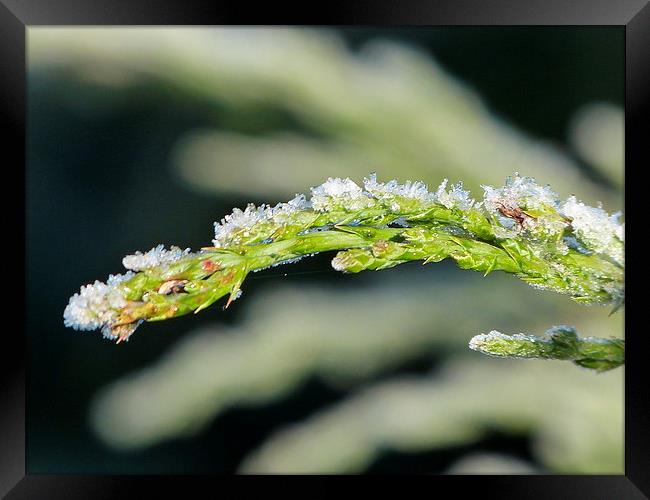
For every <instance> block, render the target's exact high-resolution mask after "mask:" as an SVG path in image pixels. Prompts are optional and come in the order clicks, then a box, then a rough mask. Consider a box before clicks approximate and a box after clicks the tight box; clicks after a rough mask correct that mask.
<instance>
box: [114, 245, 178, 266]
mask: <svg viewBox="0 0 650 500" xmlns="http://www.w3.org/2000/svg"><path fill="white" fill-rule="evenodd" d="M189 253H190V249H189V248H186V249H185V250H181V249H180V248H179V247H175V246H172V247H171V248H170V249H169V250H165V246H164V245H158V246H156V247H154V248H152V249H151V250H149V251H148V252H145V253H142V252H139V251H138V252H136V253H134V254H132V255H127V256H126V257H124V258H123V259H122V265H124V267H125V268H127V269H131V270H133V271H142V270H144V269H151V268H153V267H157V266H160V265H162V264H171V263H172V262H176V261H177V260H179V259H181V258H182V257H185V256H186V255H189Z"/></svg>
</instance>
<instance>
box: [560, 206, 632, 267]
mask: <svg viewBox="0 0 650 500" xmlns="http://www.w3.org/2000/svg"><path fill="white" fill-rule="evenodd" d="M561 212H562V214H563V215H564V216H566V217H568V218H569V219H571V226H572V227H573V232H574V235H575V237H576V238H578V240H580V242H582V245H581V246H582V247H583V248H584V249H585V250H587V251H589V250H591V251H592V252H595V253H599V254H603V255H606V256H608V257H610V258H611V259H613V260H614V261H615V262H616V263H617V264H620V265H621V266H622V265H623V264H624V247H623V241H624V226H623V224H621V222H620V221H619V218H620V216H621V213H620V212H617V213H615V214H613V215H609V214H608V213H607V212H605V211H604V210H603V209H602V208H600V207H590V206H587V205H585V204H584V203H582V202H579V201H578V200H577V199H576V197H575V196H570V197H569V198H568V199H567V200H566V201H565V202H564V203H563V204H562V208H561ZM576 248H578V249H579V247H576Z"/></svg>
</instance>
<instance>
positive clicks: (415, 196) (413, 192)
mask: <svg viewBox="0 0 650 500" xmlns="http://www.w3.org/2000/svg"><path fill="white" fill-rule="evenodd" d="M363 185H364V188H365V189H366V191H368V193H370V194H371V195H372V196H374V197H375V198H377V199H379V200H386V199H392V198H394V197H395V196H401V197H403V198H409V199H412V200H419V201H423V202H427V201H433V199H434V196H433V194H432V193H430V192H429V190H428V188H427V185H426V184H425V183H423V182H421V181H415V182H412V181H406V182H405V183H403V184H400V183H399V182H397V180H395V179H393V180H391V181H388V182H378V181H377V174H375V173H372V174H370V175H369V176H368V177H366V178H365V179H364V180H363Z"/></svg>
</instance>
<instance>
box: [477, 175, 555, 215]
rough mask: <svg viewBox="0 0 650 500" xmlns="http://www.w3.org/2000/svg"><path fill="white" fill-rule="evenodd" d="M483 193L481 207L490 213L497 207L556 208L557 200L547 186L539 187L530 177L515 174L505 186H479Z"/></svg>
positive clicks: (508, 179) (495, 210)
mask: <svg viewBox="0 0 650 500" xmlns="http://www.w3.org/2000/svg"><path fill="white" fill-rule="evenodd" d="M481 187H482V188H483V191H484V197H483V206H484V207H485V208H486V209H487V210H489V211H492V212H497V210H498V208H499V207H505V208H510V209H513V208H527V209H540V208H549V207H551V208H552V207H557V206H558V204H559V199H558V196H557V194H556V193H555V192H554V191H553V190H552V189H551V188H550V187H549V186H540V185H539V184H537V183H536V182H535V179H533V178H532V177H523V176H520V175H519V174H515V175H514V177H508V178H507V180H506V184H505V186H503V187H501V188H495V187H493V186H481Z"/></svg>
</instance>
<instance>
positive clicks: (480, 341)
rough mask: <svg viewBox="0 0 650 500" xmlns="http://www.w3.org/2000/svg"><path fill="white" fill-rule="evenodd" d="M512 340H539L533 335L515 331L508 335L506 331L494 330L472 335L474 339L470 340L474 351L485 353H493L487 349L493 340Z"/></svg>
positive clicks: (470, 345) (470, 346)
mask: <svg viewBox="0 0 650 500" xmlns="http://www.w3.org/2000/svg"><path fill="white" fill-rule="evenodd" d="M501 340H505V341H512V340H525V341H528V342H535V341H536V340H538V339H537V338H536V337H533V336H532V335H524V334H523V333H515V334H512V335H506V334H504V333H501V332H498V331H496V330H492V331H491V332H490V333H487V334H485V333H482V334H480V335H475V336H474V337H472V340H470V342H469V348H470V349H472V350H474V351H479V352H482V353H483V354H489V355H493V353H492V352H490V351H489V350H486V347H487V346H489V345H490V344H491V343H492V342H495V341H501Z"/></svg>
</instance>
